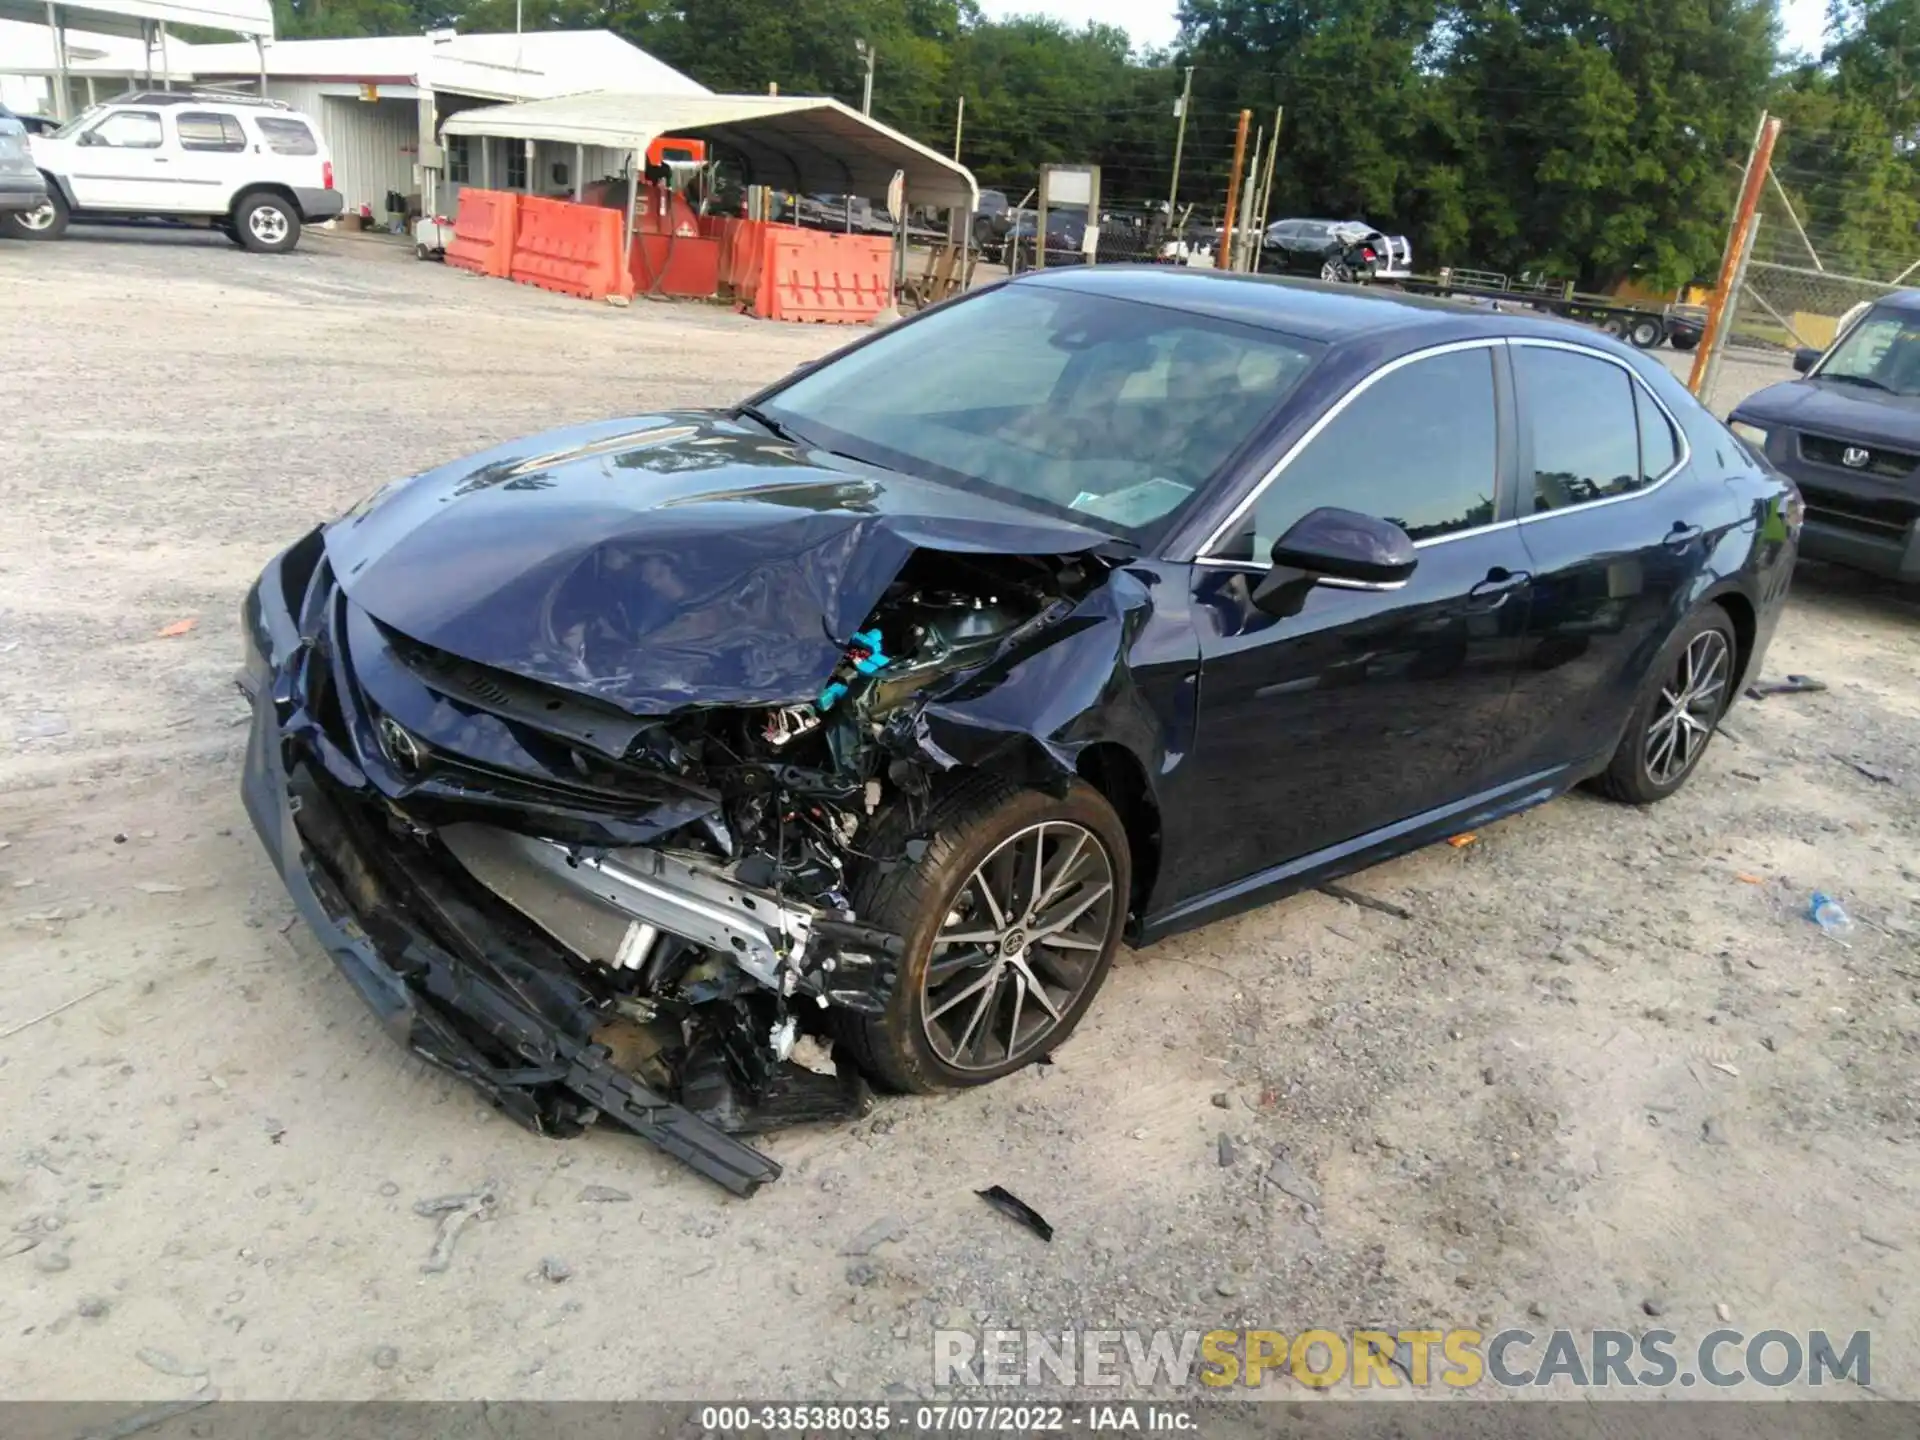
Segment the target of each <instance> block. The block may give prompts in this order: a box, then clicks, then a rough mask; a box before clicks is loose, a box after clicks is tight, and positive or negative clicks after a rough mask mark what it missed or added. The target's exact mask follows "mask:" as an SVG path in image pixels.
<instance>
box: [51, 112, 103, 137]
mask: <svg viewBox="0 0 1920 1440" xmlns="http://www.w3.org/2000/svg"><path fill="white" fill-rule="evenodd" d="M106 108H107V107H106V106H104V105H89V106H88V107H87V108H86V109H84V110H82V111H81V112H80V113H79V114H78V115H76V116H74V117H73V119H71V120H69V121H67V123H66V124H64V125H62V126H61V127H60V128H59V129H58V130H55V131H54V132H53V138H54V139H55V140H65V139H68V138H69V137H71V136H72V135H74V134H75V133H77V132H78V131H80V130H83V129H85V128H86V127H87V126H88V125H91V124H92V123H93V122H94V121H95V120H96V119H98V118H99V115H100V112H101V111H102V110H104V109H106Z"/></svg>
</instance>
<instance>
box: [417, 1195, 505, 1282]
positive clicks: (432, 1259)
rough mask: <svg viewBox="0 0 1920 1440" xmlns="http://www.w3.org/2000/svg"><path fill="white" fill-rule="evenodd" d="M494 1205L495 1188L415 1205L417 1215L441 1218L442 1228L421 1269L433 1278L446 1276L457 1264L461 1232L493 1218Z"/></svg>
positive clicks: (435, 1237) (437, 1197)
mask: <svg viewBox="0 0 1920 1440" xmlns="http://www.w3.org/2000/svg"><path fill="white" fill-rule="evenodd" d="M493 1206H494V1192H493V1187H492V1186H491V1185H488V1186H484V1187H482V1188H481V1189H478V1190H473V1191H470V1192H468V1193H467V1194H465V1195H438V1196H435V1197H434V1198H433V1199H431V1200H420V1201H417V1202H415V1204H414V1207H413V1213H414V1214H416V1215H424V1216H434V1215H438V1216H439V1217H440V1229H439V1232H438V1233H437V1234H436V1235H435V1236H434V1237H433V1249H432V1250H431V1251H430V1252H428V1255H427V1258H426V1262H425V1263H424V1264H423V1265H421V1267H420V1268H421V1270H422V1271H424V1272H425V1273H426V1274H429V1275H438V1274H441V1273H443V1272H444V1271H445V1270H446V1268H447V1267H448V1266H449V1265H451V1264H452V1263H453V1246H454V1242H455V1241H456V1240H458V1239H459V1238H460V1232H461V1231H462V1230H464V1229H465V1228H466V1225H467V1222H468V1221H469V1220H485V1219H489V1218H491V1217H492V1214H493Z"/></svg>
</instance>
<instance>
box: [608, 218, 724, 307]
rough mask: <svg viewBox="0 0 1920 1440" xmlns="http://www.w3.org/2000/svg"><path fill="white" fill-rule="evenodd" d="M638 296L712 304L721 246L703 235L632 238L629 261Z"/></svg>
mask: <svg viewBox="0 0 1920 1440" xmlns="http://www.w3.org/2000/svg"><path fill="white" fill-rule="evenodd" d="M627 263H628V264H629V266H631V267H632V270H633V283H634V288H635V291H636V293H638V294H641V295H670V296H672V297H674V298H675V299H679V300H711V299H712V298H713V296H714V292H715V291H716V290H717V289H718V288H719V284H720V242H719V241H718V240H709V239H707V238H706V237H705V236H704V235H655V234H650V233H648V232H647V231H644V230H643V231H641V232H640V233H639V234H637V235H635V236H634V237H633V250H632V252H631V253H630V254H629V255H628V257H627Z"/></svg>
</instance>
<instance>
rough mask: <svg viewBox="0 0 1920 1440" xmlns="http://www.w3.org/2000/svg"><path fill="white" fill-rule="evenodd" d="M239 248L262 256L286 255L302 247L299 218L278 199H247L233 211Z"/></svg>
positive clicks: (283, 201) (261, 197) (267, 195)
mask: <svg viewBox="0 0 1920 1440" xmlns="http://www.w3.org/2000/svg"><path fill="white" fill-rule="evenodd" d="M233 229H234V233H235V234H236V235H238V236H239V237H240V244H241V245H242V246H243V247H244V248H245V249H248V250H252V251H254V252H255V253H256V254H261V255H284V254H286V253H287V251H289V250H291V249H293V247H294V246H296V245H298V244H299V243H300V216H299V215H298V214H297V213H296V212H295V211H294V208H293V205H292V204H291V203H290V202H289V201H287V200H284V199H282V198H281V197H280V196H278V195H272V194H254V195H245V196H242V197H241V199H240V203H239V204H238V205H236V206H235V207H234V210H233Z"/></svg>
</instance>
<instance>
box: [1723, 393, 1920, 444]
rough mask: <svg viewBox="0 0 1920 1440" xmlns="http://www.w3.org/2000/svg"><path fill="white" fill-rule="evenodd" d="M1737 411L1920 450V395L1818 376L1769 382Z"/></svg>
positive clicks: (1766, 421) (1763, 420)
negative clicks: (1892, 393)
mask: <svg viewBox="0 0 1920 1440" xmlns="http://www.w3.org/2000/svg"><path fill="white" fill-rule="evenodd" d="M1733 416H1734V418H1735V419H1739V420H1745V421H1748V422H1749V423H1751V424H1755V425H1769V426H1773V425H1790V426H1792V427H1793V428H1794V429H1796V430H1811V431H1814V432H1815V433H1817V434H1822V435H1829V436H1831V437H1832V438H1834V439H1836V440H1861V441H1865V442H1867V443H1868V444H1872V445H1884V446H1887V447H1888V448H1890V449H1895V450H1906V451H1916V450H1920V397H1915V396H1911V395H1890V394H1888V393H1887V392H1886V391H1884V390H1872V389H1869V388H1867V387H1866V386H1864V385H1848V384H1846V383H1845V382H1843V381H1827V380H1820V379H1817V378H1816V379H1812V380H1785V381H1782V382H1781V383H1780V384H1778V385H1769V386H1768V387H1767V388H1766V389H1764V390H1761V391H1759V392H1757V393H1756V394H1753V395H1749V396H1748V397H1747V398H1746V399H1744V400H1742V401H1741V402H1740V403H1739V404H1738V405H1736V406H1734V408H1733Z"/></svg>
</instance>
